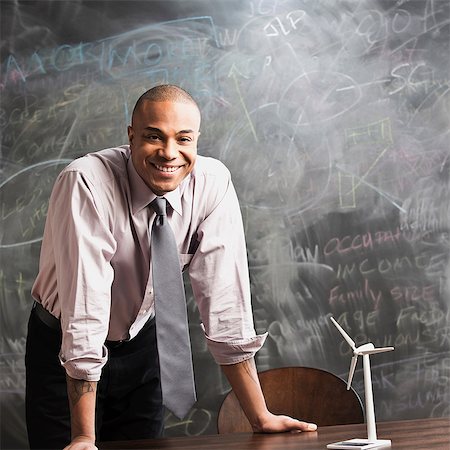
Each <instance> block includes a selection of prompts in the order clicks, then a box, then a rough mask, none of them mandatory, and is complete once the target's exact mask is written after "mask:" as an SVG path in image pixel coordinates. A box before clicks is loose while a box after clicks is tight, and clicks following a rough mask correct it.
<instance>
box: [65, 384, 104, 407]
mask: <svg viewBox="0 0 450 450" xmlns="http://www.w3.org/2000/svg"><path fill="white" fill-rule="evenodd" d="M96 384H97V383H95V382H92V381H86V380H75V379H73V378H70V379H69V378H68V379H67V392H68V394H69V400H70V402H71V404H72V405H76V404H77V403H78V402H79V400H80V398H81V397H82V396H83V395H85V394H88V393H90V392H95V391H96Z"/></svg>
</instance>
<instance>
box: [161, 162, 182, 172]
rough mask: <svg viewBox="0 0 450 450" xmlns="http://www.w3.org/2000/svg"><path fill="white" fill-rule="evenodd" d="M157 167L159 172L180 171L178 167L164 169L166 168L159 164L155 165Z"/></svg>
mask: <svg viewBox="0 0 450 450" xmlns="http://www.w3.org/2000/svg"><path fill="white" fill-rule="evenodd" d="M155 167H156V168H157V169H158V170H161V171H162V172H175V171H176V170H178V167H175V166H172V167H164V166H158V165H157V164H155Z"/></svg>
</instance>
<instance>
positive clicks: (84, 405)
mask: <svg viewBox="0 0 450 450" xmlns="http://www.w3.org/2000/svg"><path fill="white" fill-rule="evenodd" d="M66 380H67V393H68V396H69V406H70V420H71V431H72V442H73V441H74V440H77V441H83V442H91V443H95V402H96V393H97V382H95V381H85V380H75V379H74V378H71V377H69V376H68V375H67V376H66Z"/></svg>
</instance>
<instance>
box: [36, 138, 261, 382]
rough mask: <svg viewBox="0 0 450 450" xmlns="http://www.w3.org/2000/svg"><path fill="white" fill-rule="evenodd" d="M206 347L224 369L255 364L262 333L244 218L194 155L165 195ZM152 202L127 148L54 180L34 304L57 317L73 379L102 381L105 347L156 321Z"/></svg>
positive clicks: (230, 192) (218, 167) (216, 166)
mask: <svg viewBox="0 0 450 450" xmlns="http://www.w3.org/2000/svg"><path fill="white" fill-rule="evenodd" d="M165 197H166V199H167V200H168V202H169V203H170V205H171V207H172V208H169V210H171V211H169V212H168V216H169V222H170V224H171V226H172V229H173V231H174V234H175V236H176V239H177V244H178V250H179V256H180V264H181V266H182V269H187V270H188V273H189V276H190V280H191V285H192V289H193V293H194V297H195V300H196V302H197V305H198V308H199V312H200V317H201V320H202V322H203V329H204V332H205V337H206V340H207V344H208V348H209V350H210V351H211V353H212V355H213V357H214V359H215V360H216V361H217V363H219V364H234V363H238V362H241V361H244V360H246V359H248V358H251V357H252V356H253V355H254V354H255V353H256V351H258V350H259V348H260V347H261V346H262V345H263V343H264V340H265V338H266V336H267V333H266V334H263V335H256V333H255V330H254V325H253V316H252V309H251V301H250V284H249V276H248V267H247V254H246V247H245V240H244V232H243V226H242V218H241V212H240V208H239V203H238V200H237V197H236V193H235V190H234V187H233V184H232V182H231V178H230V173H229V171H228V169H227V168H226V167H225V166H224V165H223V164H222V163H221V162H219V161H217V160H215V159H213V158H206V157H202V156H198V157H197V162H196V165H195V168H194V170H193V172H192V173H191V174H190V175H189V176H188V177H187V178H186V179H185V180H183V182H182V183H181V184H180V186H179V187H178V188H177V189H176V190H175V191H172V192H169V193H168V194H166V195H165ZM154 198H155V194H154V193H153V192H152V191H151V190H150V189H149V188H148V187H147V185H146V184H145V183H144V182H143V180H142V179H141V178H140V176H139V175H138V174H137V172H136V171H135V169H134V166H133V163H132V161H131V158H130V150H129V147H128V146H122V147H117V148H111V149H106V150H102V151H99V152H96V153H90V154H88V155H86V156H84V157H82V158H79V159H77V160H75V161H73V162H72V163H71V164H69V166H68V167H66V168H65V169H64V170H63V171H62V172H61V174H60V175H59V176H58V179H57V180H56V182H55V186H54V188H53V191H52V194H51V197H50V202H49V209H48V214H47V221H46V225H45V230H44V237H43V241H42V248H41V257H40V264H39V273H38V276H37V278H36V281H35V283H34V285H33V288H32V295H33V297H34V298H35V299H36V300H37V301H38V302H40V303H41V304H42V305H43V306H44V307H45V308H46V309H47V310H48V311H49V312H50V313H51V314H53V315H54V316H56V317H58V318H60V321H61V328H62V345H61V351H60V360H61V363H62V364H63V366H64V367H65V369H66V371H67V373H68V375H69V376H71V377H72V378H76V379H84V380H88V381H98V380H99V379H100V374H101V369H102V367H103V366H104V364H105V363H106V360H107V349H106V347H105V346H104V341H105V340H106V339H108V340H114V341H117V340H123V339H132V338H133V337H135V336H136V335H137V333H138V332H139V331H140V329H141V328H142V327H143V326H144V324H145V323H146V322H147V320H148V319H149V318H150V317H152V316H153V315H154V304H153V303H154V298H153V291H152V280H151V276H150V274H151V271H150V265H151V260H150V259H151V258H150V233H151V226H149V224H151V223H152V222H153V219H154V216H155V214H154V212H153V211H152V210H151V208H149V207H148V205H149V203H151V202H152V200H153V199H154Z"/></svg>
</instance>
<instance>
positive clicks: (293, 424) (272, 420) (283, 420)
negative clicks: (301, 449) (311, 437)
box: [253, 412, 317, 433]
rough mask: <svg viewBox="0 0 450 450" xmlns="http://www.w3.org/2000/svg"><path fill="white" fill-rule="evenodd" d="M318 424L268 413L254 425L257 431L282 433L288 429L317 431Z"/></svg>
mask: <svg viewBox="0 0 450 450" xmlns="http://www.w3.org/2000/svg"><path fill="white" fill-rule="evenodd" d="M316 430H317V425H316V424H314V423H308V422H303V421H301V420H297V419H293V418H292V417H289V416H277V415H275V414H272V413H270V412H269V413H267V414H266V415H265V416H264V417H263V418H262V419H260V421H259V423H258V425H256V426H253V431H254V432H256V433H282V432H286V431H316Z"/></svg>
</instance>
